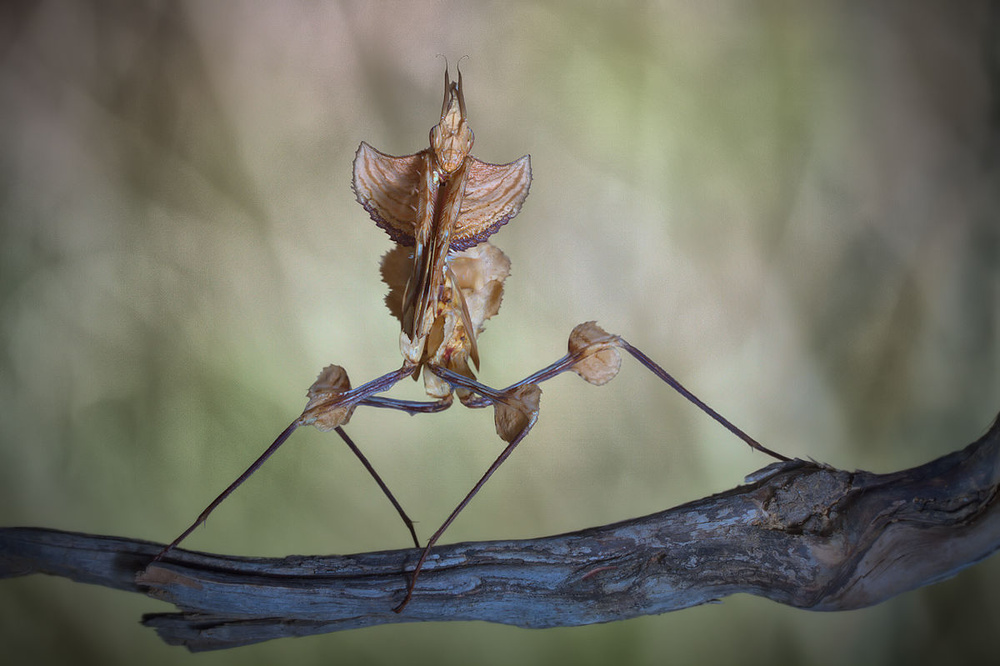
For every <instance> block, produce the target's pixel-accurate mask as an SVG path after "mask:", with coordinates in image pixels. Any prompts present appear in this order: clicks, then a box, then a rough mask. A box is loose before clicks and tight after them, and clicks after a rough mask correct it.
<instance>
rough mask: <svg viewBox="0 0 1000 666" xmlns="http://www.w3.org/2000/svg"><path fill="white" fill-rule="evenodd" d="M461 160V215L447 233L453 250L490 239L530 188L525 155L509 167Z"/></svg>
mask: <svg viewBox="0 0 1000 666" xmlns="http://www.w3.org/2000/svg"><path fill="white" fill-rule="evenodd" d="M397 159H402V158H397ZM465 160H466V162H467V165H466V168H467V170H468V175H467V178H466V183H465V196H464V198H463V199H462V208H461V212H460V213H459V216H458V222H457V223H456V224H455V229H454V231H452V234H451V249H453V250H464V249H466V248H470V247H472V246H474V245H478V244H480V243H482V242H483V241H485V240H486V239H487V238H489V237H490V236H492V235H493V234H494V233H495V232H496V231H497V230H498V229H499V228H500V227H501V226H503V225H504V224H506V223H507V221H508V220H510V219H511V218H512V217H514V216H515V215H517V213H518V212H519V211H520V210H521V204H523V203H524V199H525V198H526V197H527V196H528V187H529V186H530V185H531V158H530V156H528V155H525V156H524V157H522V158H521V159H519V160H516V161H514V162H511V163H510V164H489V163H487V162H481V161H479V160H477V159H476V158H475V157H473V156H471V155H469V156H468V157H466V158H465ZM376 222H378V220H376ZM390 235H391V233H390Z"/></svg>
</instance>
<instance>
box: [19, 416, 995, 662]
mask: <svg viewBox="0 0 1000 666" xmlns="http://www.w3.org/2000/svg"><path fill="white" fill-rule="evenodd" d="M998 485H1000V417H998V419H997V421H996V422H994V424H993V426H992V427H991V428H990V430H989V432H988V433H987V434H986V435H984V436H983V437H982V438H980V439H979V440H978V441H976V442H974V443H973V444H971V445H969V446H968V447H966V448H965V449H963V450H961V451H957V452H954V453H951V454H948V455H946V456H944V457H942V458H939V459H937V460H934V461H932V462H930V463H927V464H925V465H922V466H920V467H915V468H913V469H909V470H905V471H902V472H895V473H892V474H871V473H868V472H846V471H841V470H837V469H833V468H830V467H827V466H824V465H820V464H816V463H812V462H804V461H801V460H795V461H791V462H787V463H777V464H774V465H771V466H769V467H767V468H765V469H763V470H760V471H759V472H756V473H755V474H753V475H751V476H750V477H748V479H747V485H744V486H740V487H737V488H734V489H732V490H729V491H727V492H724V493H720V494H718V495H713V496H711V497H706V498H704V499H701V500H697V501H695V502H691V503H689V504H685V505H683V506H679V507H676V508H674V509H670V510H667V511H663V512H660V513H656V514H653V515H650V516H646V517H643V518H637V519H635V520H630V521H625V522H622V523H617V524H613V525H607V526H604V527H595V528H591V529H587V530H583V531H580V532H575V533H572V534H564V535H559V536H551V537H545V538H541V539H529V540H523V541H493V542H482V543H464V544H454V545H448V546H441V547H439V548H436V549H435V550H434V551H433V553H432V554H431V557H430V558H429V560H428V562H427V565H426V568H425V570H424V573H423V575H422V577H421V579H420V583H419V585H417V588H416V591H415V593H414V596H413V601H412V602H411V603H410V605H409V606H408V607H407V608H406V610H405V612H403V613H402V614H399V615H397V614H396V613H393V612H392V610H391V609H392V607H393V606H395V605H396V604H397V603H398V602H399V600H400V599H401V598H402V595H403V592H404V588H405V582H406V581H405V578H404V577H403V575H401V572H402V571H403V570H404V568H408V567H412V566H413V564H414V562H416V559H417V557H418V556H419V554H420V551H418V550H415V549H407V550H397V551H386V552H377V553H364V554H358V555H349V556H329V557H305V556H292V557H286V558H280V559H253V558H243V557H227V556H221V555H210V554H204V553H196V552H188V551H183V550H176V551H172V552H171V554H170V556H169V557H168V558H166V560H165V561H162V562H158V563H157V564H156V565H155V566H151V567H149V568H148V569H144V568H145V567H146V565H147V564H148V563H149V561H150V560H151V559H152V557H153V556H154V555H155V554H156V553H157V552H158V551H159V549H160V548H161V547H162V545H161V544H157V543H151V542H147V541H138V540H134V539H122V538H115V537H107V536H94V535H87V534H75V533H69V532H59V531H55V530H44V529H37V528H8V529H2V530H0V576H2V577H12V576H21V575H27V574H30V573H47V574H52V575H57V576H65V577H68V578H71V579H73V580H76V581H79V582H85V583H93V584H97V585H104V586H108V587H114V588H118V589H123V590H129V591H133V592H141V593H145V594H148V595H149V596H152V597H154V598H157V599H163V600H164V601H169V602H171V603H173V604H175V605H176V606H177V607H178V608H179V609H180V610H181V611H182V612H180V613H157V614H152V615H147V616H145V617H144V619H143V623H144V624H145V625H146V626H150V627H154V628H155V629H156V630H157V632H159V634H160V636H161V637H162V638H163V639H164V640H165V641H167V642H168V643H171V644H177V645H185V646H187V647H188V648H189V649H191V650H194V651H198V650H214V649H223V648H229V647H235V646H238V645H246V644H250V643H256V642H260V641H266V640H270V639H272V638H280V637H283V636H304V635H309V634H319V633H325V632H330V631H340V630H344V629H354V628H357V627H366V626H371V625H376V624H385V623H393V622H419V621H444V620H485V621H489V622H500V623H505V624H513V625H518V626H522V627H555V626H567V625H581V624H590V623H595V622H609V621H612V620H622V619H626V618H630V617H635V616H638V615H649V614H655V613H664V612H667V611H671V610H677V609H681V608H687V607H689V606H694V605H697V604H702V603H705V602H707V601H711V600H714V599H719V598H721V597H725V596H728V595H730V594H734V593H737V592H746V593H749V594H755V595H758V596H763V597H767V598H769V599H773V600H774V601H778V602H780V603H783V604H788V605H791V606H795V607H797V608H805V609H810V610H826V611H830V610H848V609H853V608H861V607H864V606H870V605H872V604H876V603H879V602H881V601H884V600H885V599H888V598H889V597H892V596H894V595H896V594H899V593H901V592H905V591H907V590H911V589H914V588H916V587H920V586H922V585H927V584H930V583H933V582H936V581H939V580H942V579H944V578H947V577H949V576H952V575H954V574H955V573H957V572H958V571H960V570H961V569H963V568H965V567H967V566H969V565H971V564H973V563H975V562H978V561H980V560H982V559H983V558H985V557H987V556H989V555H990V554H991V553H993V552H994V551H996V550H997V549H998V548H1000V500H998V492H997V491H998Z"/></svg>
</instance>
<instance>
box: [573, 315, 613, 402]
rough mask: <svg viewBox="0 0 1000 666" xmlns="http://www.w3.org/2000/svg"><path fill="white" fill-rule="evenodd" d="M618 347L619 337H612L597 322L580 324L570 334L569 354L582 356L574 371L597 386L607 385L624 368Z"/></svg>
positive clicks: (574, 366)
mask: <svg viewBox="0 0 1000 666" xmlns="http://www.w3.org/2000/svg"><path fill="white" fill-rule="evenodd" d="M618 345H619V338H618V336H617V335H611V334H610V333H608V332H607V331H605V330H604V329H603V328H601V327H600V326H598V325H597V322H595V321H588V322H584V323H582V324H580V325H579V326H577V327H576V328H574V329H573V332H572V333H570V334H569V353H570V354H572V355H574V356H577V355H582V358H581V359H580V360H579V361H577V362H576V363H575V364H574V365H573V371H574V372H575V373H576V374H578V375H580V376H581V377H583V378H584V379H585V380H587V381H588V382H590V383H591V384H594V385H595V386H601V385H603V384H607V383H608V382H610V381H611V380H612V379H614V378H615V375H617V374H618V370H619V369H620V368H621V367H622V357H621V354H619V353H618Z"/></svg>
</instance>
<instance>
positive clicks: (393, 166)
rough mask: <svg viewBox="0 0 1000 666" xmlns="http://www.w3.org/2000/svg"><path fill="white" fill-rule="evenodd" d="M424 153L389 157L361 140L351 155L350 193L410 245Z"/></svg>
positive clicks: (399, 240)
mask: <svg viewBox="0 0 1000 666" xmlns="http://www.w3.org/2000/svg"><path fill="white" fill-rule="evenodd" d="M427 152H428V151H426V150H424V151H421V152H419V153H414V154H413V155H406V156H404V157H393V156H392V155H386V154H385V153H382V152H379V151H378V150H375V149H374V148H372V147H371V146H369V145H368V144H367V143H365V142H364V141H362V142H361V145H360V146H358V152H357V155H355V157H354V194H355V196H356V197H357V199H358V203H360V204H361V205H362V206H364V208H365V210H366V211H368V214H369V215H371V217H372V219H373V220H375V224H377V225H378V226H379V227H381V228H382V229H384V230H385V232H386V233H387V234H389V237H390V238H392V240H393V241H394V242H396V243H399V244H400V245H413V233H414V229H413V227H414V221H415V219H416V215H417V190H418V188H419V185H420V174H421V171H422V169H423V168H424V157H425V155H424V154H425V153H427Z"/></svg>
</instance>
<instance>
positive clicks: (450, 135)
mask: <svg viewBox="0 0 1000 666" xmlns="http://www.w3.org/2000/svg"><path fill="white" fill-rule="evenodd" d="M473 141H475V135H473V133H472V129H471V128H470V127H469V124H468V123H467V122H466V121H465V95H463V94H462V70H458V83H455V82H453V81H451V79H449V78H448V68H447V66H445V70H444V101H443V102H442V103H441V122H439V123H438V124H437V125H435V126H434V127H432V128H431V148H433V150H434V156H435V157H436V159H437V163H438V167H439V168H440V169H441V171H443V172H444V173H445V174H447V175H451V174H452V173H454V172H455V171H457V170H458V168H459V167H460V166H462V163H463V162H464V161H465V158H466V156H468V154H469V152H470V151H471V150H472V143H473Z"/></svg>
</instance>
